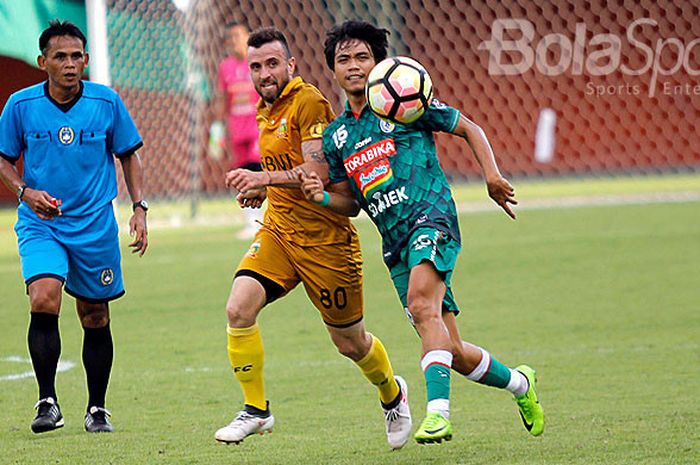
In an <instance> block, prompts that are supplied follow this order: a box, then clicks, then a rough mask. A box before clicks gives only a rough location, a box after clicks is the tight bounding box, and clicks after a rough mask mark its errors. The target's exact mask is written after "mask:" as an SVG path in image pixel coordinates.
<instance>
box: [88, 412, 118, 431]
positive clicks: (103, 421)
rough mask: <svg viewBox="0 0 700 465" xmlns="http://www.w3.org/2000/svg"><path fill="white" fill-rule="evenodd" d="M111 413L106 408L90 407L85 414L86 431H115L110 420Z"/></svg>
mask: <svg viewBox="0 0 700 465" xmlns="http://www.w3.org/2000/svg"><path fill="white" fill-rule="evenodd" d="M110 416H112V414H111V413H109V411H108V410H107V409H105V408H102V407H95V406H94V405H93V406H92V407H90V408H89V409H88V411H87V413H86V414H85V431H87V432H88V433H111V432H112V431H114V428H113V427H112V424H111V423H110V422H109V418H108V417H110Z"/></svg>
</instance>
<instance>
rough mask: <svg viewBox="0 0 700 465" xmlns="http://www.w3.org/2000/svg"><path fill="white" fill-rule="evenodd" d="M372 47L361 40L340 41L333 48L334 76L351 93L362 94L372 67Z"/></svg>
mask: <svg viewBox="0 0 700 465" xmlns="http://www.w3.org/2000/svg"><path fill="white" fill-rule="evenodd" d="M374 65H375V60H374V55H373V54H372V49H371V48H370V47H369V45H368V44H367V43H366V42H364V41H361V40H357V39H352V40H347V41H345V42H340V43H339V44H338V45H337V46H336V50H335V70H334V72H335V78H336V79H337V81H338V84H339V85H340V87H342V88H343V90H344V91H345V92H347V93H348V94H351V95H363V94H364V92H365V83H366V82H367V76H368V75H369V72H370V71H371V70H372V68H374Z"/></svg>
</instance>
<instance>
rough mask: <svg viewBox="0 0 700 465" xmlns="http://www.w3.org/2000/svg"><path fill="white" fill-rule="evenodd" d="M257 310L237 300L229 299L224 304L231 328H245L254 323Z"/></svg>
mask: <svg viewBox="0 0 700 465" xmlns="http://www.w3.org/2000/svg"><path fill="white" fill-rule="evenodd" d="M256 314H257V312H256V311H255V310H254V309H251V308H248V307H247V306H246V305H243V304H241V303H240V302H238V301H234V300H229V301H228V302H227V304H226V316H227V317H228V324H229V326H231V327H232V328H247V327H249V326H253V325H254V324H255V317H256Z"/></svg>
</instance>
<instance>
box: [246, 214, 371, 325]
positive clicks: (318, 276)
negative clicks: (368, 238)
mask: <svg viewBox="0 0 700 465" xmlns="http://www.w3.org/2000/svg"><path fill="white" fill-rule="evenodd" d="M241 271H252V272H254V273H256V274H259V275H262V276H264V277H265V278H267V279H269V280H271V281H273V282H275V283H277V284H279V285H280V286H281V287H282V288H283V289H284V293H283V295H284V294H286V293H287V292H289V291H291V290H292V289H294V288H295V287H296V286H297V284H299V283H300V282H302V283H304V289H306V295H308V296H309V299H311V302H313V304H314V305H315V306H316V308H317V309H318V310H319V311H320V312H321V317H322V318H323V321H324V322H325V323H326V324H327V325H330V326H335V327H340V328H342V327H346V326H351V325H353V324H355V323H357V322H358V321H360V320H361V319H362V315H363V311H364V304H363V300H362V252H361V251H360V241H359V238H358V237H357V234H356V233H352V234H350V233H349V238H348V242H347V243H343V244H333V245H316V246H307V247H301V246H299V245H296V244H293V243H291V242H288V241H286V240H284V239H282V238H280V237H279V235H277V234H276V233H275V232H274V231H272V230H270V229H269V228H267V227H262V228H261V229H260V231H258V234H257V235H256V236H255V240H254V241H253V244H252V245H251V246H250V249H249V250H248V252H247V253H246V254H245V256H244V257H243V259H242V260H241V262H240V263H239V265H238V269H237V270H236V273H237V274H238V273H239V272H241Z"/></svg>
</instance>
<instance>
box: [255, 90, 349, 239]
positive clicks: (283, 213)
mask: <svg viewBox="0 0 700 465" xmlns="http://www.w3.org/2000/svg"><path fill="white" fill-rule="evenodd" d="M333 118H334V114H333V110H332V109H331V106H330V104H329V103H328V101H327V100H326V99H325V97H324V96H323V95H322V94H321V92H320V91H319V90H318V89H316V87H314V86H312V85H311V84H307V83H305V82H304V81H302V79H301V78H300V77H296V78H294V79H292V80H291V81H290V82H289V84H287V86H286V87H285V88H284V90H283V91H282V94H281V95H280V96H279V98H278V99H277V100H276V101H275V103H274V104H273V105H272V106H271V107H270V108H267V106H266V105H265V103H264V102H262V101H260V102H259V103H258V113H257V119H258V127H259V129H260V162H261V164H262V168H263V169H264V170H266V171H286V170H291V169H292V168H294V167H296V166H299V165H301V164H302V163H304V157H303V154H302V153H301V143H302V142H305V141H308V140H312V139H321V138H322V136H323V130H324V129H325V128H326V126H328V124H330V122H331V121H333ZM267 201H268V209H267V213H266V216H265V225H266V226H267V227H269V228H270V229H272V230H274V231H275V232H277V233H278V234H279V235H280V236H282V237H283V238H284V239H286V240H288V241H290V242H293V243H295V244H297V245H300V246H310V245H326V244H337V243H347V242H348V239H349V234H354V227H353V226H352V224H351V223H350V220H349V219H348V218H346V217H343V216H340V215H337V214H336V213H333V212H332V211H330V210H329V209H327V208H324V207H321V206H319V205H315V204H313V203H311V202H309V201H307V200H306V198H305V197H304V195H303V194H302V193H301V190H299V189H289V188H284V187H269V186H268V188H267Z"/></svg>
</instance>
